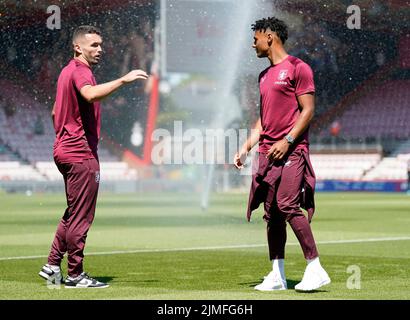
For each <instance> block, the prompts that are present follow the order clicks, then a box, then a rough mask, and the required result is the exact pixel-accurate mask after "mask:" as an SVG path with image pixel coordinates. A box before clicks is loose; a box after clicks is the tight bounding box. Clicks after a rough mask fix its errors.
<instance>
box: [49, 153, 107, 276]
mask: <svg viewBox="0 0 410 320" xmlns="http://www.w3.org/2000/svg"><path fill="white" fill-rule="evenodd" d="M56 164H57V167H58V170H59V171H60V172H61V173H62V175H63V177H64V184H65V192H66V198H67V209H66V210H65V213H64V216H63V218H62V219H61V221H60V223H59V225H58V227H57V232H56V234H55V237H54V241H53V244H52V246H51V251H50V254H49V256H48V263H49V264H50V265H57V266H59V265H60V264H61V261H62V259H63V257H64V254H65V253H66V252H67V260H68V272H67V273H68V275H69V276H71V277H76V276H78V275H80V274H81V273H82V272H83V258H84V254H83V251H84V246H85V241H86V238H87V233H88V230H89V229H90V226H91V224H92V222H93V220H94V213H95V207H96V202H97V194H98V186H99V180H100V166H99V163H98V161H97V160H96V159H87V160H84V161H83V162H78V163H58V162H56Z"/></svg>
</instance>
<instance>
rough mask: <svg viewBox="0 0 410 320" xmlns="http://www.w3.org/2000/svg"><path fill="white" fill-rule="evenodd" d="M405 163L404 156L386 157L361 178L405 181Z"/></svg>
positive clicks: (406, 160)
mask: <svg viewBox="0 0 410 320" xmlns="http://www.w3.org/2000/svg"><path fill="white" fill-rule="evenodd" d="M407 162H408V159H407V158H406V156H404V155H400V156H397V157H386V158H384V159H382V160H381V162H380V163H379V164H378V165H377V166H376V167H374V168H373V169H372V170H370V171H369V172H367V173H366V174H365V175H364V176H363V180H369V181H377V180H383V181H384V180H407Z"/></svg>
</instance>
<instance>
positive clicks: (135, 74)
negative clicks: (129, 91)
mask: <svg viewBox="0 0 410 320" xmlns="http://www.w3.org/2000/svg"><path fill="white" fill-rule="evenodd" d="M121 79H122V80H123V81H124V82H125V83H130V82H133V81H135V80H138V79H141V80H147V79H148V75H147V73H146V72H145V71H144V70H132V71H130V72H128V73H127V74H126V75H125V76H123V77H122V78H121Z"/></svg>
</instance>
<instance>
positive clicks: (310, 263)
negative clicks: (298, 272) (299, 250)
mask: <svg viewBox="0 0 410 320" xmlns="http://www.w3.org/2000/svg"><path fill="white" fill-rule="evenodd" d="M306 262H307V265H308V266H309V268H310V267H314V268H316V267H321V265H320V261H319V257H316V258H313V259H306Z"/></svg>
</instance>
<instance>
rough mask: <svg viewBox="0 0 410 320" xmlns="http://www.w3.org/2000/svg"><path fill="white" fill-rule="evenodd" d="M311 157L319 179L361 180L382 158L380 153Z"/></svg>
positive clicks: (316, 155)
mask: <svg viewBox="0 0 410 320" xmlns="http://www.w3.org/2000/svg"><path fill="white" fill-rule="evenodd" d="M310 157H311V161H312V165H313V168H314V170H315V173H316V177H317V179H318V180H328V179H338V180H361V179H362V177H363V175H364V173H365V172H366V171H368V170H370V169H371V168H372V167H374V166H375V165H377V163H378V162H379V161H380V158H381V156H380V154H312V155H311V156H310Z"/></svg>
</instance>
